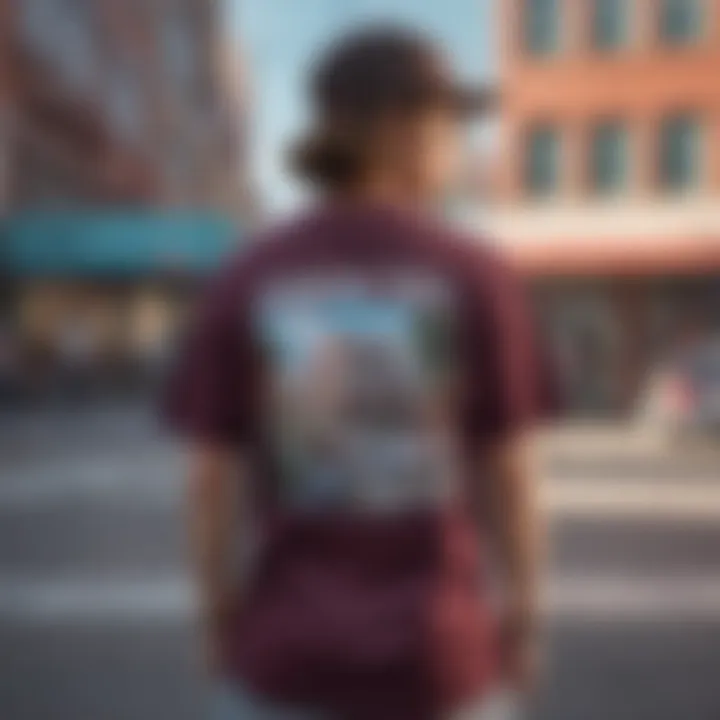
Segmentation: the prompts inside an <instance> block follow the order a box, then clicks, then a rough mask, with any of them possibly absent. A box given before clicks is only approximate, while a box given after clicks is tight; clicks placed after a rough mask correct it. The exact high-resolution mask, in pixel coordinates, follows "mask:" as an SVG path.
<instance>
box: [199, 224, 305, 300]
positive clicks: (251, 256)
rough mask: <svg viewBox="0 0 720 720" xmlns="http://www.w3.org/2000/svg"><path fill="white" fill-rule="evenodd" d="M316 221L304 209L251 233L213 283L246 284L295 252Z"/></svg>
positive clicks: (227, 284) (224, 284) (217, 284)
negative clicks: (297, 245)
mask: <svg viewBox="0 0 720 720" xmlns="http://www.w3.org/2000/svg"><path fill="white" fill-rule="evenodd" d="M313 221H314V216H313V215H312V214H310V213H309V212H303V213H298V214H295V215H292V216H290V217H288V218H285V219H283V220H280V221H278V222H276V223H273V224H272V225H268V226H266V227H263V228H261V229H259V230H256V231H255V232H253V233H250V234H249V235H247V236H246V237H245V238H243V240H242V242H239V243H238V247H237V249H236V250H235V251H234V252H233V253H231V254H230V255H229V256H228V258H227V259H226V260H225V262H224V263H223V266H222V267H221V268H220V269H219V271H218V272H217V273H216V275H215V277H214V278H213V285H215V286H229V287H233V286H239V285H244V284H245V283H246V282H247V280H248V279H250V278H251V277H254V276H255V275H257V274H259V273H260V274H261V273H262V272H263V271H264V270H265V268H270V267H271V266H273V265H274V263H275V262H276V261H279V260H281V258H284V257H285V256H286V255H287V253H288V252H291V251H292V248H293V247H294V246H295V245H296V244H297V243H296V241H297V240H298V239H300V238H302V237H304V236H307V235H308V233H309V232H311V227H310V226H311V224H312V223H313Z"/></svg>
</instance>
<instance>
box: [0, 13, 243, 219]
mask: <svg viewBox="0 0 720 720" xmlns="http://www.w3.org/2000/svg"><path fill="white" fill-rule="evenodd" d="M218 7H219V4H217V3H212V2H205V0H158V1H157V2H117V1H116V0H23V1H22V2H13V1H12V0H0V17H2V18H3V20H4V22H2V27H3V31H2V32H3V37H2V47H0V52H2V56H3V58H2V59H3V63H2V67H3V69H4V74H5V77H4V78H3V79H0V98H2V104H1V105H0V107H2V108H3V109H2V116H3V120H4V121H3V123H2V124H1V125H0V134H1V135H2V138H3V139H2V143H3V144H4V146H5V147H8V148H9V156H8V159H7V164H8V168H7V170H6V188H5V192H4V207H5V208H6V209H9V210H14V209H19V208H32V209H34V208H37V207H47V206H49V205H51V206H73V205H85V206H86V205H88V204H93V205H123V206H128V205H147V206H149V205H152V206H162V205H166V206H184V207H202V208H204V209H208V208H212V207H214V206H215V205H216V202H217V199H218V198H217V196H216V195H215V194H213V193H217V194H219V193H218V184H219V178H218V177H217V174H218V157H221V156H224V157H227V153H226V145H227V143H228V142H232V143H236V142H238V139H237V138H235V137H230V136H231V135H233V134H234V133H236V132H239V131H240V130H241V126H240V124H237V125H233V126H229V125H228V118H227V103H226V99H225V98H224V97H223V92H225V91H226V87H224V86H223V82H222V79H221V78H220V77H219V73H218V68H217V64H216V52H217V45H218V43H219V41H220V28H221V25H222V21H221V18H219V17H218V12H219V10H218ZM238 170H239V169H238V168H234V167H232V168H231V167H223V172H225V173H227V175H228V177H227V178H225V179H224V181H225V183H234V182H235V177H234V174H235V173H236V172H237V171H238Z"/></svg>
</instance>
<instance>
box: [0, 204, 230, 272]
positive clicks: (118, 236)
mask: <svg viewBox="0 0 720 720" xmlns="http://www.w3.org/2000/svg"><path fill="white" fill-rule="evenodd" d="M239 240H240V233H239V231H238V229H237V227H236V226H235V225H234V223H233V222H232V221H230V220H229V219H228V218H225V217H223V216H221V215H214V214H211V213H173V214H170V213H168V214H160V213H134V212H99V211H98V212H26V213H21V214H18V215H15V216H10V217H9V218H8V219H7V220H5V221H4V222H3V224H2V231H1V232H0V261H2V265H3V266H4V268H5V271H6V272H9V273H10V274H11V275H19V276H38V275H39V276H42V275H48V276H62V277H75V276H78V277H94V276H113V277H115V276H119V277H122V276H134V275H146V274H154V273H163V272H178V273H187V274H204V273H206V272H210V271H212V270H213V269H214V268H215V267H216V266H217V265H218V264H219V263H220V261H221V260H222V258H223V257H224V256H225V255H226V254H227V253H229V252H231V251H232V250H233V249H234V248H236V247H237V245H238V242H239Z"/></svg>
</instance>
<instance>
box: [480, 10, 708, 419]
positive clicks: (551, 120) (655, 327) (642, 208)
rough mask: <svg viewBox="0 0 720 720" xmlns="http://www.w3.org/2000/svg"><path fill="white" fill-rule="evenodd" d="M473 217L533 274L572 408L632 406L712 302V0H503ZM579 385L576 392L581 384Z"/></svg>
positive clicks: (703, 322)
mask: <svg viewBox="0 0 720 720" xmlns="http://www.w3.org/2000/svg"><path fill="white" fill-rule="evenodd" d="M497 6H498V10H499V21H500V30H501V45H502V56H501V68H500V83H501V85H500V87H501V95H502V101H503V102H502V110H501V148H502V150H501V156H500V157H499V158H498V162H497V167H498V170H499V173H498V176H497V177H496V178H495V187H494V197H493V202H492V204H491V207H490V209H489V211H488V212H487V217H486V218H485V222H486V225H487V229H488V231H489V233H490V234H491V236H493V237H495V238H497V240H498V242H500V243H501V244H502V245H503V247H504V248H505V249H506V250H507V251H508V252H509V253H510V254H511V255H512V256H513V257H514V258H515V260H516V261H517V263H518V264H519V266H520V267H521V268H522V269H523V271H524V272H526V273H527V274H528V276H529V277H530V278H532V280H533V284H534V286H535V288H536V291H537V293H538V302H539V305H540V306H541V309H542V311H543V312H544V313H545V315H546V318H547V319H548V322H549V327H550V332H552V333H553V335H554V337H555V338H556V341H557V344H558V347H559V348H565V349H563V350H560V351H559V352H560V353H561V354H562V353H570V354H572V353H573V352H574V353H575V355H576V356H577V355H578V354H579V355H582V356H584V358H585V359H584V360H583V361H582V362H579V361H578V360H577V359H576V360H574V361H572V362H571V363H570V364H571V365H574V366H576V367H577V366H578V365H582V366H584V367H585V371H584V373H583V372H581V373H580V374H579V376H578V378H577V381H576V383H575V385H576V390H575V391H573V390H572V388H570V394H571V395H572V396H573V397H575V399H576V403H577V406H578V408H579V409H586V410H588V411H590V412H597V411H602V410H606V411H610V412H613V411H617V410H619V409H627V408H629V407H631V406H632V404H633V401H634V399H635V397H636V395H637V391H638V389H639V387H640V385H641V384H642V382H643V379H644V377H645V375H646V373H647V370H648V368H649V367H651V366H652V364H653V363H654V362H656V361H657V360H658V359H659V358H660V357H662V355H663V353H664V352H665V351H666V350H667V349H668V347H671V346H672V343H673V342H674V339H675V338H676V337H677V336H678V335H679V334H682V333H683V332H685V331H687V329H688V328H689V326H690V325H693V326H697V327H698V328H699V327H700V326H702V328H703V332H707V333H712V332H716V331H717V330H718V328H719V327H720V325H719V324H718V320H719V319H720V318H719V317H718V315H719V313H718V305H720V2H717V0H503V1H502V2H498V3H497ZM579 395H585V396H586V397H579Z"/></svg>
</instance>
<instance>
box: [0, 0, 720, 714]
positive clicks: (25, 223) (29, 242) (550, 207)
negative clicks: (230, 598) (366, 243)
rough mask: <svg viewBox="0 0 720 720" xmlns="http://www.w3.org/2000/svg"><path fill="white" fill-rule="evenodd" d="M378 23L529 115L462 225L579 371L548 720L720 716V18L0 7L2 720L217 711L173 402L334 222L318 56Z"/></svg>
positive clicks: (553, 447)
mask: <svg viewBox="0 0 720 720" xmlns="http://www.w3.org/2000/svg"><path fill="white" fill-rule="evenodd" d="M372 19H392V20H396V21H401V22H406V23H408V24H410V25H413V26H416V27H418V28H420V29H423V30H426V31H429V32H431V33H432V34H433V35H434V36H435V37H437V38H438V39H439V40H440V41H441V42H442V43H443V44H444V45H445V47H446V48H447V50H448V52H449V53H450V55H451V57H452V59H453V61H454V62H455V63H456V65H457V67H458V69H459V71H460V72H461V74H463V75H464V76H466V77H468V78H470V79H473V80H479V81H482V82H487V83H490V84H491V85H492V86H494V87H496V88H497V90H498V92H499V95H500V98H501V102H500V104H499V107H498V109H497V112H496V113H495V114H494V116H493V117H491V118H489V119H487V121H485V122H483V123H482V124H481V125H478V126H477V127H473V128H471V131H470V133H469V137H468V148H467V153H466V158H467V165H466V168H465V172H464V174H463V177H462V178H461V181H460V182H459V183H458V186H457V188H455V192H454V194H453V196H452V197H451V198H449V199H448V203H447V207H446V208H445V210H446V213H447V215H448V217H449V218H450V220H451V221H453V222H457V223H459V224H462V225H463V226H464V227H465V228H466V229H469V230H470V232H471V234H473V235H474V236H475V237H477V238H478V241H480V239H481V238H484V239H485V241H486V242H491V243H495V244H497V245H498V246H499V247H500V249H501V251H502V252H504V253H506V254H507V255H508V257H509V258H510V260H511V261H512V262H513V263H514V264H515V265H516V266H517V268H518V270H519V272H520V273H521V274H522V276H523V277H524V279H525V281H526V284H527V288H528V293H529V296H530V298H531V301H532V305H533V308H534V309H535V310H536V312H537V316H538V321H539V322H540V324H541V326H542V329H543V337H544V338H545V341H546V343H547V346H548V348H549V350H550V351H551V352H552V354H553V356H554V359H555V362H556V364H557V367H558V368H559V370H560V372H559V377H560V380H561V391H562V394H563V397H564V400H565V403H564V405H565V408H566V411H565V415H564V416H563V417H562V418H560V419H559V421H558V422H557V424H556V425H555V426H554V427H553V428H549V429H548V430H547V431H546V432H545V433H544V435H543V439H542V444H541V460H542V465H541V471H540V473H539V483H540V489H541V498H542V502H543V504H544V506H545V508H546V510H547V512H548V515H549V517H550V522H551V535H552V546H551V553H550V556H551V558H550V559H551V563H550V573H549V577H548V582H547V598H546V606H547V613H548V625H549V631H550V640H551V644H550V653H549V664H548V687H547V691H546V692H545V693H543V697H542V698H541V702H540V707H539V708H538V710H537V715H538V717H543V718H545V717H547V718H561V719H564V718H567V719H568V720H577V719H581V720H593V719H594V718H597V719H598V720H606V719H607V718H608V717H612V718H614V719H615V720H622V719H623V718H627V720H645V719H646V718H647V719H648V720H650V719H652V720H663V719H665V718H667V720H677V718H688V719H689V720H717V718H720V690H719V689H718V688H717V683H716V668H717V667H718V663H720V523H719V522H718V521H720V435H718V431H719V430H720V81H719V78H720V3H719V2H718V1H717V0H442V2H441V1H440V0H383V1H382V2H380V1H379V0H343V1H342V2H341V1H340V0H217V1H215V2H213V1H212V0H0V717H2V718H8V720H30V719H33V720H35V719H44V718H58V719H64V718H67V719H68V720H85V719H86V718H102V719H103V720H106V719H107V720H114V719H115V718H117V719H118V720H144V719H145V718H153V717H174V718H177V719H178V720H182V719H184V718H195V717H198V716H199V715H200V708H201V706H202V683H201V679H200V675H199V672H198V668H197V664H198V663H197V661H196V659H195V655H196V654H197V653H196V647H195V642H194V640H193V635H192V622H191V619H192V598H191V593H190V589H189V587H188V583H187V580H186V576H185V574H184V570H183V550H184V548H183V540H182V536H183V528H182V465H181V458H180V457H179V455H178V452H177V449H176V448H175V447H173V446H172V445H171V444H170V442H169V441H168V439H167V438H165V437H164V436H162V434H161V433H160V432H159V430H158V429H157V427H156V423H155V420H154V418H153V412H152V407H153V403H154V399H155V397H156V391H157V388H158V386H159V383H160V382H161V378H162V377H163V374H164V370H165V368H166V366H167V363H168V362H169V361H170V360H171V358H172V354H173V348H174V347H175V346H176V344H177V342H178V339H179V338H180V337H181V336H182V332H183V327H184V324H185V322H186V320H187V317H188V313H189V312H191V308H192V306H193V302H194V299H195V298H196V297H197V295H198V292H199V291H200V289H201V288H202V285H203V283H204V281H205V280H206V278H207V277H208V276H209V275H210V274H211V273H212V272H213V270H214V269H215V268H216V267H218V266H219V265H220V264H221V263H222V259H223V257H225V256H226V255H227V253H229V252H231V251H233V249H235V248H238V247H242V246H243V245H244V244H246V243H248V242H251V237H252V232H253V230H254V229H255V228H257V227H259V226H262V225H263V224H264V223H266V222H272V221H273V220H275V219H276V218H277V217H278V216H280V215H282V214H285V213H286V212H289V211H291V210H292V209H293V208H294V207H295V206H296V205H298V204H300V203H302V201H303V195H302V190H301V189H300V188H297V187H296V186H294V185H293V183H292V182H291V180H290V178H289V177H288V175H287V173H286V172H285V169H284V167H283V164H282V157H283V150H284V148H285V147H286V144H287V143H288V142H289V141H290V140H291V139H292V138H293V137H294V136H295V135H296V134H297V133H299V132H300V131H301V129H302V126H303V123H304V122H305V108H304V106H303V103H302V91H303V84H302V78H303V74H304V71H305V69H306V67H307V65H308V63H309V62H310V61H311V59H312V57H313V54H314V53H315V52H316V51H317V50H318V49H320V48H321V47H322V46H323V44H324V43H326V42H327V41H329V40H330V39H331V38H332V36H333V35H335V34H336V33H338V32H340V31H341V30H342V29H343V28H347V27H352V26H354V25H357V24H359V23H362V22H365V21H367V20H372Z"/></svg>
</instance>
